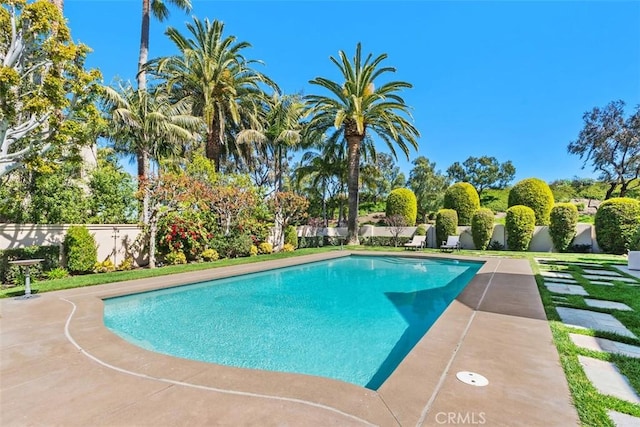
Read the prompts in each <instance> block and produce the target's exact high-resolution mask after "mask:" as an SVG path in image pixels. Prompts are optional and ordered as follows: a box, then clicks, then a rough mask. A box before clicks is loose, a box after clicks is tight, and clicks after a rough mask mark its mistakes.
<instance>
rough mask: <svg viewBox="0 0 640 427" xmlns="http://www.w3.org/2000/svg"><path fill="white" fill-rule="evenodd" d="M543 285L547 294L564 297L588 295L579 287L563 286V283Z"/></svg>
mask: <svg viewBox="0 0 640 427" xmlns="http://www.w3.org/2000/svg"><path fill="white" fill-rule="evenodd" d="M544 285H545V286H546V287H547V289H548V290H549V292H553V293H554V294H564V295H583V296H586V295H589V294H588V293H587V291H585V290H584V288H583V287H582V286H580V285H565V284H564V283H547V282H545V283H544Z"/></svg>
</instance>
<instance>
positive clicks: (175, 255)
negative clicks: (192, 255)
mask: <svg viewBox="0 0 640 427" xmlns="http://www.w3.org/2000/svg"><path fill="white" fill-rule="evenodd" d="M164 260H165V262H166V263H167V264H170V265H178V264H186V263H187V256H186V255H185V254H184V252H182V251H171V252H169V253H168V254H166V255H165V256H164Z"/></svg>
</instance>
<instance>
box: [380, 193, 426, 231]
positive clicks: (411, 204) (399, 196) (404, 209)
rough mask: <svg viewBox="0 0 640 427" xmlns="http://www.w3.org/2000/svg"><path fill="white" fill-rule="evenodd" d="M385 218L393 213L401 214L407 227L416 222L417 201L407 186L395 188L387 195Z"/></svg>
mask: <svg viewBox="0 0 640 427" xmlns="http://www.w3.org/2000/svg"><path fill="white" fill-rule="evenodd" d="M385 215H386V216H387V218H389V217H391V216H393V215H401V216H403V217H404V219H405V221H406V225H407V226H408V227H412V226H414V225H415V224H416V217H417V216H418V201H417V199H416V195H415V194H414V193H413V191H411V190H409V189H408V188H396V189H395V190H392V191H391V193H389V196H388V197H387V208H386V211H385Z"/></svg>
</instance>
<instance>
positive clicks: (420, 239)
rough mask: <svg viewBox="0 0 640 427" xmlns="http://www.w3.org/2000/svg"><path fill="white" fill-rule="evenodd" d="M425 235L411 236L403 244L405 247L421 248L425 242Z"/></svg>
mask: <svg viewBox="0 0 640 427" xmlns="http://www.w3.org/2000/svg"><path fill="white" fill-rule="evenodd" d="M426 239H427V236H413V239H411V241H410V242H409V243H405V244H404V248H405V249H413V250H416V249H422V248H424V245H425V243H426Z"/></svg>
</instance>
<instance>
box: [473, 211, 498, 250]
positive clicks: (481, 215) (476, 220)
mask: <svg viewBox="0 0 640 427" xmlns="http://www.w3.org/2000/svg"><path fill="white" fill-rule="evenodd" d="M493 223H494V215H493V211H492V210H491V209H488V208H481V209H479V210H477V211H476V213H474V214H473V218H472V219H471V235H472V236H473V244H474V246H475V247H476V249H480V250H485V249H487V246H489V242H490V241H491V236H492V235H493Z"/></svg>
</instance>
